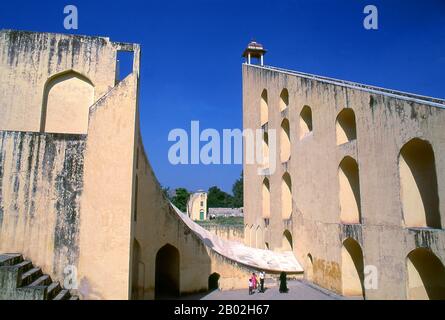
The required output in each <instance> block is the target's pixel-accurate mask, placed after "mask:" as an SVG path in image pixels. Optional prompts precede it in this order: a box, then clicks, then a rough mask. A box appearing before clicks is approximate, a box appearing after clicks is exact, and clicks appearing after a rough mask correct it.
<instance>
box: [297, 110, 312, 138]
mask: <svg viewBox="0 0 445 320" xmlns="http://www.w3.org/2000/svg"><path fill="white" fill-rule="evenodd" d="M310 132H312V109H311V107H309V106H304V107H303V109H301V112H300V140H301V139H303V138H304V137H305V136H306V135H308V134H309V133H310Z"/></svg>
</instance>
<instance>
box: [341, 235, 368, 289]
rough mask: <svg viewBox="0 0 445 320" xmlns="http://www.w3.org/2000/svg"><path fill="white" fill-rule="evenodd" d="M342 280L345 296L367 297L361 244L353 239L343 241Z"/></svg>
mask: <svg viewBox="0 0 445 320" xmlns="http://www.w3.org/2000/svg"><path fill="white" fill-rule="evenodd" d="M341 258H342V260H341V261H342V266H341V275H342V277H341V279H342V293H343V295H344V296H362V297H364V296H365V289H364V278H365V276H364V262H363V251H362V248H361V247H360V244H359V243H358V242H357V241H355V240H354V239H352V238H347V239H346V240H345V241H343V246H342V249H341Z"/></svg>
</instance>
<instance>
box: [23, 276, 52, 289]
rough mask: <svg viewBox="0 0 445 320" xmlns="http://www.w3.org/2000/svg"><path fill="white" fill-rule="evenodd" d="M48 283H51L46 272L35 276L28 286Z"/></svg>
mask: <svg viewBox="0 0 445 320" xmlns="http://www.w3.org/2000/svg"><path fill="white" fill-rule="evenodd" d="M50 283H51V278H50V276H49V275H47V274H44V275H43V276H40V277H39V278H37V280H35V281H34V282H32V283H31V284H29V285H28V286H29V287H39V286H47V285H49V284H50Z"/></svg>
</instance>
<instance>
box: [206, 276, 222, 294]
mask: <svg viewBox="0 0 445 320" xmlns="http://www.w3.org/2000/svg"><path fill="white" fill-rule="evenodd" d="M219 278H221V275H220V274H219V273H216V272H214V273H212V274H211V275H210V276H209V291H213V290H218V289H219Z"/></svg>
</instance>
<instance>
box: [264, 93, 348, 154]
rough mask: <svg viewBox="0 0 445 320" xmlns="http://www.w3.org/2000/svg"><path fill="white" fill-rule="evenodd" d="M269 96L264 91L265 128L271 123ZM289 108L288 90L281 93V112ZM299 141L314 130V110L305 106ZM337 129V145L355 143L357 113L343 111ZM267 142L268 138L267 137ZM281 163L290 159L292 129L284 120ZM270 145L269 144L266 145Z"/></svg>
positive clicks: (301, 116) (338, 116)
mask: <svg viewBox="0 0 445 320" xmlns="http://www.w3.org/2000/svg"><path fill="white" fill-rule="evenodd" d="M268 105H269V104H268V94H267V90H266V89H264V90H263V92H262V93H261V101H260V126H261V127H263V126H264V125H266V124H267V123H268V122H269V106H268ZM288 106H289V92H288V90H287V89H286V88H284V89H283V90H282V91H281V94H280V102H279V110H280V112H282V111H284V110H285V109H286V108H287V107H288ZM299 127H300V128H299V129H300V131H299V139H300V140H301V139H303V138H304V137H306V136H307V135H309V134H310V133H311V132H312V130H313V124H312V109H311V107H310V106H308V105H304V106H303V108H302V109H301V112H300V120H299ZM335 128H336V140H337V145H341V144H344V143H346V142H349V141H353V140H355V139H356V138H357V129H356V120H355V113H354V111H353V110H352V109H350V108H345V109H343V110H341V111H340V112H339V113H338V115H337V118H336V121H335ZM265 140H266V137H265ZM280 140H281V150H280V156H281V162H286V161H287V160H289V158H290V128H289V120H288V119H287V118H284V119H283V120H282V122H281V133H280ZM266 144H267V145H268V142H267V143H266Z"/></svg>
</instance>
